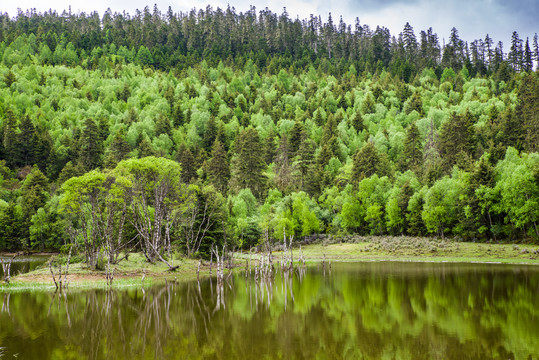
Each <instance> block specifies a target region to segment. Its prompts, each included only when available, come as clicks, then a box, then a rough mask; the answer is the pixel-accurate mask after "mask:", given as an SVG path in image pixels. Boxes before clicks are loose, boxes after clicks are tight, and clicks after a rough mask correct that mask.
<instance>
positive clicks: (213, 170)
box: [207, 139, 230, 194]
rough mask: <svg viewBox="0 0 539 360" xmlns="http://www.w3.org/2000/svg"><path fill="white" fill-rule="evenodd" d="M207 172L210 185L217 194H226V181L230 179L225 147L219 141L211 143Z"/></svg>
mask: <svg viewBox="0 0 539 360" xmlns="http://www.w3.org/2000/svg"><path fill="white" fill-rule="evenodd" d="M207 171H208V177H209V180H210V183H212V184H213V186H214V187H215V189H217V190H218V191H219V192H221V193H222V194H226V192H227V189H228V181H229V179H230V167H229V164H228V158H227V155H226V151H225V147H224V146H223V144H222V143H221V141H219V139H216V140H215V142H214V143H213V147H212V150H211V159H210V160H209V162H208V167H207Z"/></svg>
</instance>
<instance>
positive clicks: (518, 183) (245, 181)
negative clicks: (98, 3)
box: [0, 9, 539, 256]
mask: <svg viewBox="0 0 539 360" xmlns="http://www.w3.org/2000/svg"><path fill="white" fill-rule="evenodd" d="M1 21H2V22H1V24H2V25H1V31H0V40H1V42H0V58H1V60H2V62H1V64H0V121H1V129H2V133H1V135H2V139H1V140H2V144H1V147H0V159H1V161H2V164H1V165H2V166H1V168H0V174H1V176H2V184H1V185H2V187H1V193H0V198H1V200H0V249H21V248H35V249H45V248H46V249H54V248H59V247H61V246H62V245H64V244H66V243H70V242H72V241H75V242H78V243H80V244H83V243H85V242H86V241H87V239H86V238H87V237H88V234H90V233H91V232H92V231H94V230H91V229H97V228H99V226H98V225H99V224H98V220H96V219H94V218H92V216H90V215H91V214H94V213H96V212H97V213H99V214H108V215H107V216H109V220H110V228H107V230H106V231H110V232H111V233H114V234H119V235H118V236H119V237H120V238H119V239H118V241H117V243H121V244H124V243H125V244H126V246H127V244H129V246H132V245H133V244H137V241H138V240H142V239H141V236H142V235H140V232H138V230H137V221H136V217H137V216H138V213H137V211H138V210H136V209H135V207H133V206H134V205H133V204H135V203H134V202H133V201H134V200H133V195H132V194H133V193H134V192H135V190H134V189H135V188H134V186H135V185H133V184H137V181H139V180H140V179H138V180H137V181H135V180H136V179H135V178H136V175H135V174H136V169H137V167H140V166H142V165H141V164H145V165H144V166H149V164H148V161H146V162H144V161H143V160H141V162H140V163H137V162H136V161H134V159H143V158H146V157H149V156H154V157H157V158H162V159H163V160H162V161H164V160H167V159H168V161H174V163H179V164H180V166H181V171H180V170H178V172H176V173H175V174H174V177H171V178H174V179H176V180H175V182H178V181H179V182H180V183H181V184H183V185H185V186H183V185H182V186H181V187H178V188H177V193H176V194H175V195H174V200H172V198H170V199H169V200H167V201H168V202H167V201H164V202H163V204H169V205H168V206H169V209H165V210H166V211H165V212H163V213H162V217H163V219H165V218H166V221H165V220H163V222H162V223H160V224H157V225H156V226H157V228H156V229H152V231H153V233H154V234H155V233H159V234H161V235H162V236H158V238H159V239H166V240H163V241H169V242H172V243H173V244H175V245H177V246H179V247H180V248H181V249H183V250H185V251H186V252H187V253H189V254H190V255H193V254H194V253H198V252H200V253H201V254H207V253H208V251H209V250H208V249H209V247H210V246H211V244H213V243H222V242H223V241H225V240H226V241H227V242H228V243H234V244H236V245H238V246H244V247H248V246H251V245H255V244H257V243H258V242H260V241H261V240H262V239H264V238H266V237H267V238H270V239H274V240H280V241H282V238H283V236H284V235H285V234H286V235H287V236H291V235H294V236H295V238H296V239H299V238H303V237H305V236H311V235H313V234H319V233H326V234H335V235H342V234H347V233H358V234H373V235H383V234H392V235H398V234H404V235H413V236H439V237H447V236H451V237H458V238H462V239H467V240H472V239H473V240H476V239H477V240H481V241H487V240H506V241H507V240H509V241H521V240H532V241H537V240H538V238H539V230H538V228H537V222H538V221H539V219H538V217H539V155H538V153H537V151H538V150H537V148H538V146H539V79H538V76H537V73H536V72H534V71H533V70H532V65H530V64H529V63H528V62H527V60H526V56H527V55H526V54H527V50H526V51H523V52H521V53H520V55H519V57H518V59H519V60H518V61H516V60H514V58H513V57H507V58H506V57H504V55H503V53H502V52H501V51H500V52H499V54H498V56H497V55H496V54H497V52H496V49H495V48H493V49H492V57H489V56H486V55H487V54H489V53H487V52H483V53H482V55H481V56H480V57H474V56H475V55H474V56H469V55H468V54H469V53H470V54H473V52H471V51H470V48H471V46H468V45H466V44H465V43H464V42H463V41H462V40H460V39H459V38H458V34H457V32H456V31H454V32H453V33H452V35H454V37H452V40H450V42H449V43H448V44H447V45H446V46H445V47H444V48H443V49H442V48H440V45H439V44H438V40H437V36H436V35H435V34H432V33H429V32H428V31H427V32H426V33H423V32H422V33H421V35H420V39H419V40H417V39H416V38H415V35H414V33H413V30H412V29H411V27H410V28H408V30H406V29H405V30H406V31H404V32H403V34H402V36H401V35H399V37H398V38H393V37H391V36H390V35H389V32H388V31H387V30H386V29H384V28H378V29H376V30H375V31H371V30H370V29H368V27H366V26H360V25H358V26H357V27H356V28H355V29H354V30H353V31H352V29H350V27H348V26H346V25H342V24H341V25H337V26H334V25H332V24H331V23H330V22H328V23H324V24H322V23H321V21H320V19H319V18H315V17H313V18H312V19H310V20H308V21H304V22H301V21H299V20H291V19H289V18H288V17H287V16H286V15H285V14H283V15H279V16H278V15H275V14H272V13H271V12H269V11H262V12H260V13H259V14H258V16H257V14H256V13H255V12H254V10H253V11H251V12H248V13H244V14H236V13H235V12H234V11H233V10H232V9H227V10H226V11H224V12H222V11H220V10H216V11H214V10H211V9H207V10H206V11H199V12H195V11H193V12H191V13H189V14H179V15H174V14H171V13H167V14H166V15H162V14H161V13H159V12H158V11H157V10H156V11H154V12H153V13H150V12H149V11H147V9H145V10H144V12H141V13H137V14H136V15H135V16H132V17H130V16H128V15H125V14H122V15H119V14H105V15H104V17H103V18H102V19H100V18H99V17H98V16H97V14H92V15H90V16H85V15H84V14H78V15H70V14H63V15H61V16H60V15H57V14H55V13H46V14H32V13H30V14H22V13H21V14H19V15H18V16H17V18H16V19H15V20H11V19H9V18H8V17H7V16H3V17H2V20H1ZM223 34H224V35H223ZM424 35H425V36H424ZM517 37H518V36H517ZM429 39H430V40H429ZM479 43H481V42H477V44H479ZM429 44H430V45H429ZM481 44H483V45H482V46H483V49H484V48H485V47H484V45H485V42H482V43H481ZM521 45H522V43H521ZM474 48H475V45H474ZM524 48H525V49H526V48H527V46H524ZM426 49H430V50H428V51H427V52H425V51H426ZM521 49H522V46H521ZM512 56H513V55H512ZM515 56H516V55H515ZM530 56H531V55H530ZM477 59H481V61H476V60H477ZM533 59H536V55H534V56H533V57H532V60H533ZM515 61H516V62H515ZM128 159H131V160H132V162H130V163H129V166H130V169H131V170H130V171H131V172H129V171H127V170H125V169H126V165H125V164H126V161H127V160H128ZM153 162H154V163H156V164H157V163H158V164H161V162H158V161H153ZM160 166H161V167H160V169H167V168H171V167H170V166H169V165H167V163H166V162H163V163H162V164H161V165H160ZM139 170H140V168H139ZM137 171H138V170H137ZM159 171H164V170H159ZM178 179H179V180H178ZM120 183H121V186H120V185H119V184H120ZM107 184H108V185H107ZM139 184H140V181H139ZM113 185H114V186H113ZM176 185H177V184H176ZM119 188H121V189H122V190H121V194H122V195H121V196H120V195H118V192H114V191H116V190H117V189H119ZM114 189H116V190H114ZM141 189H142V188H141ZM95 191H98V192H99V194H100V195H99V196H96V195H95V194H96V192H95ZM140 191H141V194H142V190H140ZM74 194H82V195H83V196H87V198H84V197H78V198H77V201H74V200H73V196H74ZM92 194H93V195H92ZM94 195H95V196H94ZM141 196H142V195H141ZM111 199H114V201H112V200H111ZM152 201H154V200H149V203H145V205H144V206H148V209H150V210H148V212H147V214H150V215H151V214H153V215H151V216H150V215H148V216H150V218H151V219H155V217H156V216H157V215H155V214H156V211H158V210H159V211H161V210H162V209H161V208H159V209H157V208H158V207H159V206H160V205H159V206H158V204H157V203H152ZM141 203H142V202H141ZM77 204H88V207H86V208H80V207H78V206H79V205H77ZM90 204H91V207H90ZM119 204H120V205H119ZM122 204H124V205H125V206H124V205H122ZM170 204H175V205H174V206H175V208H173V206H172V205H170ZM195 205H196V206H195ZM122 206H124V207H122ZM137 206H142V205H137ZM96 209H97V210H96ZM112 209H114V211H112ZM122 209H123V210H122ZM167 211H168V212H167ZM74 214H75V215H76V216H74ZM160 216H161V215H160ZM168 216H170V218H169V217H168ZM81 219H84V221H82V223H81ZM92 224H93V225H92ZM91 225H92V226H91ZM197 228H198V229H204V231H203V232H199V233H197V234H195V232H194V229H197ZM120 230H121V231H120ZM95 231H96V230H95ZM104 231H105V230H104ZM85 234H86V235H85ZM96 234H97V233H96ZM137 234H139V235H140V236H137ZM94 235H95V234H94ZM152 236H153V235H152ZM101 238H105V237H104V236H101V237H99V236H95V241H96V242H95V243H93V245H92V246H95V247H96V248H97V249H99V247H106V246H108V245H106V244H105V243H99V241H100V240H99V239H101ZM133 239H135V240H136V241H133ZM137 239H138V240H137ZM148 239H149V240H148V244H150V245H151V242H152V241H153V240H151V239H150V238H148ZM152 239H153V238H152ZM103 241H104V240H103ZM160 241H161V240H160ZM193 243H194V244H195V245H196V249H195V250H193V247H192V245H193ZM86 245H87V244H86ZM156 256H157V253H156Z"/></svg>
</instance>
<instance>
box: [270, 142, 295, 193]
mask: <svg viewBox="0 0 539 360" xmlns="http://www.w3.org/2000/svg"><path fill="white" fill-rule="evenodd" d="M290 159H291V146H290V145H289V143H288V137H287V136H286V134H283V135H282V136H281V141H280V143H279V148H278V149H277V156H276V157H275V162H274V163H275V168H274V170H275V184H276V185H277V188H278V189H279V190H280V191H281V192H282V193H288V192H289V190H290V189H291V188H292V186H293V184H292V182H293V178H292V166H291V160H290Z"/></svg>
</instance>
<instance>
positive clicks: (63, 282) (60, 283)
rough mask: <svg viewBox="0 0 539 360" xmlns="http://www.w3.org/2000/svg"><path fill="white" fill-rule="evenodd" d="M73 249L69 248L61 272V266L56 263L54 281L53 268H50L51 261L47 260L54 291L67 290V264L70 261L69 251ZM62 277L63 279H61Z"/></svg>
mask: <svg viewBox="0 0 539 360" xmlns="http://www.w3.org/2000/svg"><path fill="white" fill-rule="evenodd" d="M72 249H73V247H70V248H69V254H68V256H67V261H66V265H65V268H64V269H63V270H62V264H60V263H58V280H56V275H55V273H54V270H53V267H52V259H51V260H49V271H50V272H51V275H52V281H53V282H54V285H55V286H56V290H60V291H61V290H62V289H67V286H68V285H69V282H68V280H67V275H68V273H69V262H70V261H71V250H72ZM62 276H63V279H62Z"/></svg>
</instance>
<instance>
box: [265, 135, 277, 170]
mask: <svg viewBox="0 0 539 360" xmlns="http://www.w3.org/2000/svg"><path fill="white" fill-rule="evenodd" d="M276 138H277V134H276V133H275V131H274V130H273V128H271V129H270V131H269V132H268V135H267V136H266V140H265V141H264V162H265V163H266V164H267V165H269V164H271V163H272V162H273V160H275V156H276V155H277V146H276V145H275V141H276V140H275V139H276Z"/></svg>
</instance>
